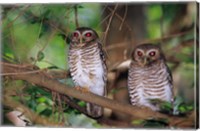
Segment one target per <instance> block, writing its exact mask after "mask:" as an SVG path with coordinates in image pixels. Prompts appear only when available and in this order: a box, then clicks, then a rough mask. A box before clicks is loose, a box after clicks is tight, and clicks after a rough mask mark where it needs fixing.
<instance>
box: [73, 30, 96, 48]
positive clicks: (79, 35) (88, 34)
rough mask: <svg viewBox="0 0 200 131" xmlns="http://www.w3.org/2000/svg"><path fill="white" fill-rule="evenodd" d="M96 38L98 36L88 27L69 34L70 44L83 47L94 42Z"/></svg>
mask: <svg viewBox="0 0 200 131" xmlns="http://www.w3.org/2000/svg"><path fill="white" fill-rule="evenodd" d="M98 38H99V36H98V34H97V33H96V32H95V31H94V30H93V29H91V28H88V27H79V28H77V29H76V30H75V31H74V32H73V33H72V34H71V37H70V40H71V44H73V45H75V46H78V47H83V46H85V45H87V44H90V43H92V42H95V41H96V40H98Z"/></svg>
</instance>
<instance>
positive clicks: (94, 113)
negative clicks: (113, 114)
mask: <svg viewBox="0 0 200 131" xmlns="http://www.w3.org/2000/svg"><path fill="white" fill-rule="evenodd" d="M86 110H87V113H88V115H89V116H91V117H94V118H98V117H101V116H102V115H103V108H102V107H101V106H98V105H95V104H92V103H87V105H86Z"/></svg>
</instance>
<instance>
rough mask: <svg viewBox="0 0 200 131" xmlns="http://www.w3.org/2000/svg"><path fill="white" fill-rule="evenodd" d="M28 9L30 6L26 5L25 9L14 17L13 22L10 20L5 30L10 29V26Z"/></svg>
mask: <svg viewBox="0 0 200 131" xmlns="http://www.w3.org/2000/svg"><path fill="white" fill-rule="evenodd" d="M29 7H30V5H26V6H25V9H23V10H22V11H21V12H20V13H19V15H18V16H17V17H15V19H14V20H12V21H11V22H10V23H8V25H7V26H6V27H5V28H6V29H7V28H10V26H11V25H12V24H13V23H14V22H15V21H16V20H17V19H18V18H19V17H20V16H22V15H23V14H24V12H25V11H26V10H27V9H28V8H29Z"/></svg>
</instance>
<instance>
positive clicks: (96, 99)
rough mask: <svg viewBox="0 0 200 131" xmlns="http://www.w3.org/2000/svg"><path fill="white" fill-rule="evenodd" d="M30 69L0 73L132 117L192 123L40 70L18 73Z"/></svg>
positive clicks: (8, 70)
mask: <svg viewBox="0 0 200 131" xmlns="http://www.w3.org/2000/svg"><path fill="white" fill-rule="evenodd" d="M26 71H30V69H24V68H16V67H15V66H3V70H2V72H1V73H18V75H13V76H10V77H11V78H13V79H19V80H25V81H27V82H30V83H34V84H37V85H40V86H42V87H45V88H47V89H50V90H52V91H55V92H58V93H60V94H64V95H67V96H71V97H74V98H77V99H80V100H83V101H86V102H90V103H94V104H97V105H100V106H103V107H107V108H110V109H112V110H115V111H119V112H122V113H126V114H129V115H131V116H133V117H134V118H138V119H148V118H164V119H168V120H169V124H170V125H173V126H177V125H175V123H174V121H180V122H181V121H184V122H185V121H187V122H188V123H190V124H191V125H193V124H194V119H193V120H191V119H189V120H188V119H187V117H184V118H180V117H175V116H168V115H165V114H162V113H159V112H154V111H152V110H150V109H147V108H139V107H137V106H132V105H128V104H124V103H119V102H117V101H114V100H111V99H108V98H105V97H101V96H98V95H95V94H92V93H89V92H82V91H79V90H76V89H75V88H71V87H68V86H66V85H65V84H62V83H60V82H59V81H57V80H55V79H51V78H49V77H46V76H45V75H44V74H43V73H41V72H33V73H32V74H20V72H26Z"/></svg>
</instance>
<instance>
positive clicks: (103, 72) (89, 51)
mask: <svg viewBox="0 0 200 131" xmlns="http://www.w3.org/2000/svg"><path fill="white" fill-rule="evenodd" d="M70 40H71V42H70V47H69V54H68V60H69V70H70V73H71V76H72V79H73V81H74V84H75V86H76V87H81V88H87V89H88V90H89V91H90V92H92V93H94V94H96V95H100V96H105V94H106V81H107V69H106V62H105V58H104V52H103V49H102V44H101V43H100V41H99V37H98V34H97V33H96V32H95V31H94V30H92V29H91V28H87V27H80V28H77V29H76V30H75V31H74V32H73V33H72V35H71V37H70ZM86 110H87V113H88V115H90V116H91V117H100V116H102V114H103V108H102V107H101V106H98V105H95V104H92V103H87V104H86Z"/></svg>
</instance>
